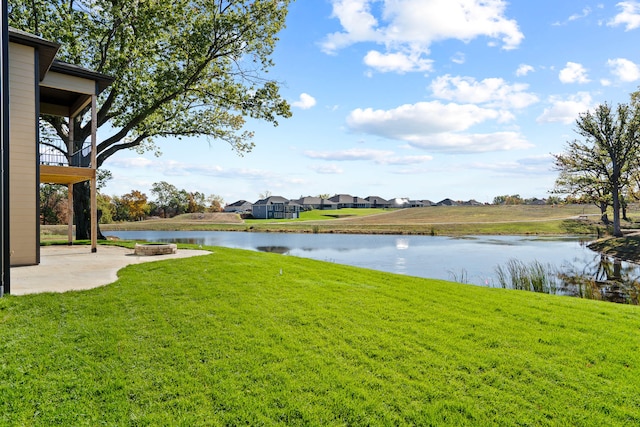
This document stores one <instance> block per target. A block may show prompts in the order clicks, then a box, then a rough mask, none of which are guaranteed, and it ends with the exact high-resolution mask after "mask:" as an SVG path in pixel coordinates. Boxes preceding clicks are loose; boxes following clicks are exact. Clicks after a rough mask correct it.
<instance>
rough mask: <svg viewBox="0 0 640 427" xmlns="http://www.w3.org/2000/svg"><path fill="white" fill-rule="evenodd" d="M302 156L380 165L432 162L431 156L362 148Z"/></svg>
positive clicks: (311, 152) (309, 152)
mask: <svg viewBox="0 0 640 427" xmlns="http://www.w3.org/2000/svg"><path fill="white" fill-rule="evenodd" d="M304 154H305V156H307V157H309V158H312V159H320V160H330V161H362V160H370V161H374V162H375V163H377V164H380V165H414V164H419V163H424V162H428V161H430V160H433V157H431V156H424V155H423V156H396V155H395V153H394V152H393V151H387V150H371V149H362V148H351V149H349V150H340V151H306V152H305V153H304ZM329 167H330V168H335V169H339V168H337V166H335V165H331V166H329ZM316 171H317V169H316ZM341 171H342V170H341Z"/></svg>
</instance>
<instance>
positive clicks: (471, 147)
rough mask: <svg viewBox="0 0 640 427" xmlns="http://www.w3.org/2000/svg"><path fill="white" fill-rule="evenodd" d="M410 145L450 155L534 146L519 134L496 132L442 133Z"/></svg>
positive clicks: (416, 140)
mask: <svg viewBox="0 0 640 427" xmlns="http://www.w3.org/2000/svg"><path fill="white" fill-rule="evenodd" d="M410 144H411V145H412V146H414V147H417V148H423V149H425V150H433V151H443V152H448V153H486V152H489V151H506V150H520V149H525V148H530V147H532V145H531V144H530V143H529V142H528V141H527V140H526V139H525V138H524V137H523V136H522V135H521V134H519V133H517V132H494V133H481V134H460V133H450V132H445V133H440V134H436V135H423V136H419V137H417V138H415V139H414V140H413V141H410Z"/></svg>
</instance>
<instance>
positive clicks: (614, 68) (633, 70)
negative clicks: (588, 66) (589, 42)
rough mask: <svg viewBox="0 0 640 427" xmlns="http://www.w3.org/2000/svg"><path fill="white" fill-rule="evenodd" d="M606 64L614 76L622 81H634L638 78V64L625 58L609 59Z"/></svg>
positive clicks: (639, 75) (639, 72)
mask: <svg viewBox="0 0 640 427" xmlns="http://www.w3.org/2000/svg"><path fill="white" fill-rule="evenodd" d="M607 65H608V66H609V67H610V68H611V72H612V73H613V75H614V76H616V77H617V78H618V79H620V80H621V81H623V82H635V81H636V80H640V66H638V64H635V63H633V62H631V61H629V60H628V59H625V58H616V59H610V60H608V61H607Z"/></svg>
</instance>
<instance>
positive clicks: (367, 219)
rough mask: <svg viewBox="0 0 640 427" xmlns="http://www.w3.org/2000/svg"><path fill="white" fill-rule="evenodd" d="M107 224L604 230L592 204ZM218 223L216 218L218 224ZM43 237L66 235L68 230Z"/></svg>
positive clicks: (305, 229) (383, 230)
mask: <svg viewBox="0 0 640 427" xmlns="http://www.w3.org/2000/svg"><path fill="white" fill-rule="evenodd" d="M194 215H195V216H196V217H197V214H188V216H181V217H177V218H172V219H166V220H162V219H160V220H158V219H155V220H148V221H137V222H129V223H117V224H102V225H101V226H100V227H101V229H102V231H103V232H105V234H108V232H109V231H112V230H219V231H262V232H297V233H360V234H367V233H376V234H435V235H449V236H454V235H467V234H521V235H522V234H598V228H600V229H601V230H600V231H601V232H602V231H603V229H604V227H603V226H602V224H601V223H600V216H599V211H598V209H597V208H596V207H595V206H592V205H558V206H552V205H542V206H528V205H517V206H495V205H485V206H432V207H425V208H410V209H390V210H382V209H339V210H326V211H321V210H312V211H309V212H303V213H302V215H301V218H300V219H297V220H246V221H245V222H240V220H239V217H238V216H237V215H235V214H217V216H212V217H208V216H206V215H205V216H204V217H203V219H202V220H197V219H195V220H194V219H193V218H194ZM216 218H217V219H216ZM42 230H43V232H44V231H46V232H49V233H51V234H58V235H62V234H64V233H65V232H66V228H64V226H46V227H43V228H42Z"/></svg>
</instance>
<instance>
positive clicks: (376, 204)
mask: <svg viewBox="0 0 640 427" xmlns="http://www.w3.org/2000/svg"><path fill="white" fill-rule="evenodd" d="M365 200H366V201H368V202H369V204H370V205H371V207H372V208H382V209H385V208H388V207H391V202H389V201H388V200H386V199H383V198H382V197H378V196H369V197H367V198H366V199H365Z"/></svg>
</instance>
